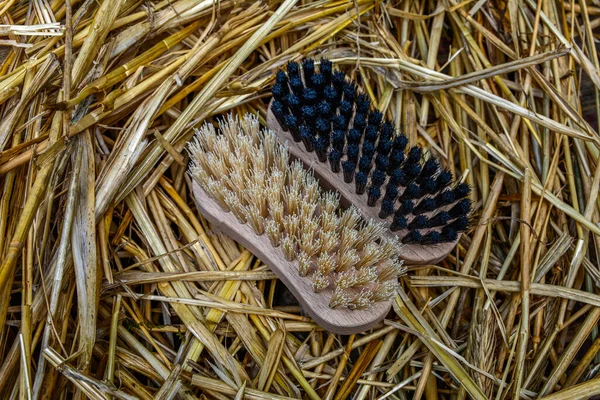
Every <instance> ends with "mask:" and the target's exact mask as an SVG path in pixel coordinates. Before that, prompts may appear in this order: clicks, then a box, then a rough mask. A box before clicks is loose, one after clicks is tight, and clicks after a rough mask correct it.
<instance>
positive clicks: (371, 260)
mask: <svg viewBox="0 0 600 400" xmlns="http://www.w3.org/2000/svg"><path fill="white" fill-rule="evenodd" d="M189 152H190V156H191V166H190V175H191V176H192V178H193V188H194V195H195V197H196V202H197V205H198V208H199V209H200V210H201V212H202V213H203V215H204V216H205V217H206V218H207V219H208V220H209V221H210V222H211V223H212V225H213V227H215V228H217V229H219V230H221V231H223V232H225V233H227V234H228V235H229V236H231V237H232V238H233V239H236V240H237V241H238V242H240V243H241V244H243V245H244V246H245V247H246V248H248V249H249V250H250V251H252V252H253V253H254V254H255V255H256V256H258V257H259V258H260V259H261V260H262V261H263V262H265V264H267V265H268V266H269V267H270V268H271V269H272V270H273V271H274V272H275V273H276V274H277V275H278V276H279V277H280V278H281V279H282V280H283V282H284V283H285V284H286V286H287V287H288V288H289V289H290V290H291V291H292V293H294V295H295V296H296V298H297V299H298V301H299V302H300V303H301V304H302V305H303V307H304V308H305V310H306V311H307V312H308V314H309V315H310V316H311V317H312V318H313V319H314V320H315V321H316V322H317V323H319V324H320V325H322V326H323V327H324V328H326V329H328V330H330V331H332V332H334V333H344V334H348V333H357V332H361V331H363V330H365V329H368V328H369V327H371V326H373V325H374V324H376V323H377V322H378V321H380V320H381V319H382V318H383V317H384V316H385V314H386V313H387V312H388V310H389V308H390V299H391V298H392V297H393V296H395V293H396V289H397V285H398V276H399V274H400V273H401V272H402V271H403V267H402V262H401V261H399V259H398V252H399V247H400V244H399V242H398V241H397V240H394V239H393V238H389V237H384V235H383V233H384V232H385V228H384V226H383V225H382V224H380V223H377V222H375V221H373V220H369V221H365V220H364V219H363V218H362V217H361V215H360V213H359V212H358V211H357V210H356V209H355V208H354V207H350V208H348V209H345V210H343V209H341V208H340V204H339V195H338V194H336V193H333V192H324V191H322V189H321V187H320V185H319V182H318V181H317V180H316V179H315V177H314V176H313V175H312V173H311V172H309V171H307V170H306V169H305V168H304V166H303V164H302V163H300V162H298V161H294V162H291V161H290V156H289V153H288V149H287V148H286V147H285V146H283V145H282V144H280V143H279V142H278V140H277V138H276V137H275V135H274V133H273V132H271V131H268V130H261V129H260V125H259V122H258V119H257V118H256V117H255V116H252V115H250V114H248V115H246V116H244V117H243V118H242V119H241V120H238V119H237V118H234V117H232V116H231V115H230V116H229V117H228V118H227V120H225V121H221V122H220V124H219V131H217V130H216V129H215V128H214V127H213V126H212V125H210V124H205V125H204V126H203V127H202V128H201V129H200V130H199V131H198V133H197V135H196V137H195V139H194V140H193V141H192V142H191V143H190V145H189Z"/></svg>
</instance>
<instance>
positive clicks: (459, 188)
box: [454, 183, 471, 199]
mask: <svg viewBox="0 0 600 400" xmlns="http://www.w3.org/2000/svg"><path fill="white" fill-rule="evenodd" d="M470 192H471V188H470V187H469V185H467V184H466V183H459V184H458V185H456V187H455V188H454V196H455V197H456V198H457V199H462V198H463V197H467V196H468V195H469V193H470Z"/></svg>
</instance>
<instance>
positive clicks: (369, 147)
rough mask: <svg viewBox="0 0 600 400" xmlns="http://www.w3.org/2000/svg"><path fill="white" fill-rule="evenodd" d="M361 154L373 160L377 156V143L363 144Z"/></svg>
mask: <svg viewBox="0 0 600 400" xmlns="http://www.w3.org/2000/svg"><path fill="white" fill-rule="evenodd" d="M361 154H362V155H364V156H367V157H369V158H373V156H374V155H375V143H373V142H367V141H365V142H363V145H362V153H361Z"/></svg>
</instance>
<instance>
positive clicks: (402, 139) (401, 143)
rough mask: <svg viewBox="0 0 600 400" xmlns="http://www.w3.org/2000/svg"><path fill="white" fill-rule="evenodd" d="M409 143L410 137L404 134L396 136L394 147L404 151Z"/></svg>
mask: <svg viewBox="0 0 600 400" xmlns="http://www.w3.org/2000/svg"><path fill="white" fill-rule="evenodd" d="M386 123H387V122H386ZM384 125H385V124H384ZM382 130H383V129H382ZM407 145H408V138H407V137H406V136H404V135H399V136H396V138H395V139H394V149H398V150H401V151H404V149H406V146H407Z"/></svg>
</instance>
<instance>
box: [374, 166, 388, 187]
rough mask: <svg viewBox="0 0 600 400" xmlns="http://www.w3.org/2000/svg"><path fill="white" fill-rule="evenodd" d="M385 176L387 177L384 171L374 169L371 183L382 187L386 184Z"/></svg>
mask: <svg viewBox="0 0 600 400" xmlns="http://www.w3.org/2000/svg"><path fill="white" fill-rule="evenodd" d="M385 178H386V175H385V173H384V172H382V171H377V170H375V171H373V174H372V175H371V184H372V185H373V186H377V187H380V186H381V185H383V184H384V182H385Z"/></svg>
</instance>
